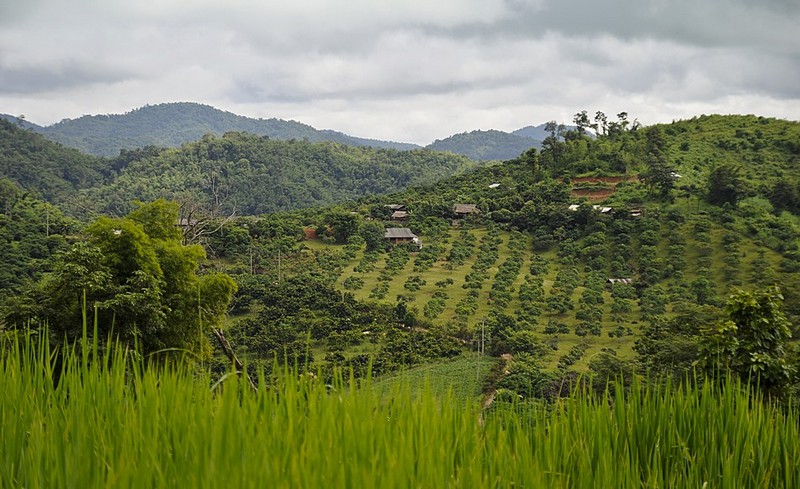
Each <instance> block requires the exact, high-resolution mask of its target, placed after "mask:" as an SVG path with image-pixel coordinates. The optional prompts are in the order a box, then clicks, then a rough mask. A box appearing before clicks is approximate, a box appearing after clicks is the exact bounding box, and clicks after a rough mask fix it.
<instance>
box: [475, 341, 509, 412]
mask: <svg viewBox="0 0 800 489" xmlns="http://www.w3.org/2000/svg"><path fill="white" fill-rule="evenodd" d="M512 358H513V356H512V355H511V353H503V354H502V355H500V359H501V360H502V361H503V364H502V366H501V367H500V368H502V372H503V376H505V375H507V374H508V364H509V363H510V362H511V359H512ZM502 378H503V377H502V376H501V377H500V378H499V379H497V380H498V381H499V380H500V379H502ZM496 395H497V388H496V387H494V386H492V388H491V389H490V390H489V391H488V392H486V394H485V395H484V396H483V402H482V403H481V404H482V405H483V408H484V409H487V408H488V407H489V406H491V405H492V403H493V402H494V398H495V396H496Z"/></svg>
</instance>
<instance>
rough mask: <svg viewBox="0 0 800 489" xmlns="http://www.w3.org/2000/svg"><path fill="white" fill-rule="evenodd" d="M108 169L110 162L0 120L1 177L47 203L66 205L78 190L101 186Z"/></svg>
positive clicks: (2, 119)
mask: <svg viewBox="0 0 800 489" xmlns="http://www.w3.org/2000/svg"><path fill="white" fill-rule="evenodd" d="M15 119H16V118H15ZM22 126H23V127H25V126H24V124H23V125H22ZM107 170H108V162H107V161H105V160H103V159H102V158H98V157H96V156H91V155H87V154H84V153H81V152H80V151H78V150H76V149H73V148H66V147H64V146H62V145H60V144H58V143H54V142H52V141H50V140H48V139H46V138H45V137H44V136H42V135H41V134H37V133H35V132H33V131H30V130H25V129H23V128H22V127H20V126H19V125H17V124H16V123H15V122H9V121H8V120H6V119H5V118H0V177H6V178H8V179H9V180H11V181H12V182H14V183H15V184H16V185H18V186H19V187H21V188H23V189H25V190H27V191H31V190H33V191H35V192H37V193H38V194H39V196H40V197H41V198H43V199H45V200H48V201H50V202H63V201H64V200H65V199H67V198H69V197H70V196H72V195H74V194H75V193H76V191H77V190H78V189H81V188H86V187H90V186H92V185H98V184H100V183H101V182H102V181H103V180H104V179H105V178H106V176H107V174H106V173H105V172H107Z"/></svg>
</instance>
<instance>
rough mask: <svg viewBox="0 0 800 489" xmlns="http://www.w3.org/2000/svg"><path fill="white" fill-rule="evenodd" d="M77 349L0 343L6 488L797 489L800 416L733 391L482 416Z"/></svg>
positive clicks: (581, 400)
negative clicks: (253, 384) (215, 375)
mask: <svg viewBox="0 0 800 489" xmlns="http://www.w3.org/2000/svg"><path fill="white" fill-rule="evenodd" d="M85 338H86V336H84V340H83V341H82V342H81V343H80V345H79V346H80V348H78V349H72V348H70V347H65V348H63V349H60V350H59V351H51V350H50V349H49V347H48V346H47V344H48V343H47V342H46V341H40V340H37V339H33V341H32V342H29V341H27V340H26V339H25V338H20V337H16V338H10V339H8V338H6V339H7V341H3V342H2V343H0V468H1V469H2V470H0V487H48V488H61V487H81V488H87V489H88V488H95V487H196V488H206V487H208V488H215V487H237V488H248V487H264V486H265V485H266V486H269V487H470V488H472V487H488V486H492V487H785V488H793V487H797V486H798V484H799V483H800V465H798V464H797V463H796V461H797V460H798V458H800V442H799V441H798V440H800V432H798V424H797V416H796V413H795V412H794V411H793V409H791V408H790V409H788V410H785V409H782V408H778V407H774V406H772V405H770V404H769V403H767V402H766V401H764V400H763V399H760V398H758V396H755V397H750V395H749V394H748V393H747V392H746V390H745V386H742V385H739V384H736V383H735V382H734V381H727V382H723V383H722V384H721V385H719V386H716V384H714V383H711V382H706V383H703V384H702V386H697V385H695V384H690V385H687V386H685V387H681V388H677V387H675V388H671V387H670V386H666V387H663V386H661V384H659V383H654V384H652V385H651V386H649V387H648V386H645V385H643V384H639V383H634V384H633V385H632V386H631V388H630V390H629V391H626V390H625V389H623V388H618V389H616V390H615V392H616V393H615V394H614V395H613V397H609V395H608V394H607V395H606V396H605V397H603V396H601V397H593V396H592V395H590V394H582V393H576V394H575V395H574V397H572V398H569V399H562V400H560V401H559V402H557V403H556V404H554V405H551V406H545V405H540V404H517V403H516V402H515V400H514V399H510V400H497V401H495V403H494V404H493V405H492V407H491V408H490V409H483V408H482V407H481V406H480V405H479V404H478V403H476V402H474V399H470V398H469V397H467V398H464V397H462V396H458V395H455V394H454V393H452V391H450V393H449V394H441V393H439V392H437V390H436V389H435V388H434V387H433V385H432V384H431V383H430V382H428V381H427V380H425V378H427V376H424V375H423V377H422V379H423V380H422V388H417V387H414V385H413V384H414V383H418V382H419V381H418V380H413V379H414V378H415V377H416V373H414V374H413V375H412V376H405V375H401V376H399V377H397V378H395V379H394V381H393V382H392V383H391V385H390V386H373V385H371V384H370V383H369V380H366V381H365V383H364V384H361V385H359V384H358V383H356V382H352V381H350V382H346V381H344V380H343V379H342V378H338V379H337V380H334V382H333V383H331V384H325V383H322V382H319V381H317V380H316V379H315V378H313V377H310V376H307V375H298V374H297V372H293V371H291V370H287V371H285V372H284V373H283V374H281V375H280V376H278V377H275V378H272V379H271V380H269V379H265V378H264V377H263V376H262V377H261V383H260V386H259V388H258V389H257V390H255V391H254V390H252V389H251V387H250V386H249V384H247V382H245V381H241V380H240V379H239V378H238V377H236V376H235V375H228V376H225V377H223V378H222V379H220V380H218V381H216V382H214V381H212V379H211V378H210V377H209V375H208V374H207V373H202V372H198V371H197V370H195V369H193V368H192V366H191V365H190V364H186V363H183V362H182V361H180V360H178V361H176V362H162V363H160V364H156V363H154V364H151V365H150V366H149V367H146V366H145V365H144V364H143V363H142V361H141V359H140V357H137V356H135V355H133V354H132V353H131V352H130V351H127V350H123V349H121V348H119V347H110V348H108V349H105V350H102V349H98V347H97V343H94V344H92V343H91V341H86V339H85ZM78 351H80V352H83V353H77V352H78ZM103 352H105V356H102V355H103ZM57 360H58V361H57ZM443 366H444V367H445V368H447V366H446V365H443ZM417 373H421V371H420V372H417ZM465 373H466V372H465ZM409 374H411V372H409ZM387 392H388V394H387Z"/></svg>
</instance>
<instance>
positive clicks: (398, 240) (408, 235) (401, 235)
mask: <svg viewBox="0 0 800 489" xmlns="http://www.w3.org/2000/svg"><path fill="white" fill-rule="evenodd" d="M383 237H384V238H386V239H388V240H389V243H390V244H393V245H396V244H402V243H417V242H419V237H418V236H417V235H416V234H414V233H412V232H411V230H410V229H408V228H386V234H384V235H383Z"/></svg>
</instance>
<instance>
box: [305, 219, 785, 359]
mask: <svg viewBox="0 0 800 489" xmlns="http://www.w3.org/2000/svg"><path fill="white" fill-rule="evenodd" d="M687 205H688V204H687ZM684 214H688V215H689V216H690V217H688V218H683V217H681V216H682V215H684ZM676 216H677V217H676ZM630 225H631V226H644V227H649V229H650V230H649V231H644V232H642V231H641V229H639V228H637V234H636V235H637V237H636V239H631V238H629V237H628V235H627V234H625V233H620V234H618V235H616V236H615V235H614V234H610V235H609V236H608V237H606V236H601V237H599V238H597V237H595V236H590V237H588V238H587V239H584V240H583V241H582V242H577V243H568V244H564V245H557V246H556V247H554V248H551V249H549V250H546V251H543V252H537V251H534V248H535V243H534V242H533V238H532V237H531V236H530V235H526V234H523V233H519V232H509V231H505V230H501V229H499V228H497V227H486V226H483V225H480V224H469V225H466V226H463V227H452V228H450V229H449V230H448V231H447V232H445V233H443V234H442V233H440V234H438V235H437V236H434V237H428V236H425V235H422V236H421V238H422V240H423V243H424V246H423V248H422V250H421V251H418V252H416V251H412V252H409V251H408V250H407V249H406V248H405V247H395V248H393V249H392V250H390V251H389V252H387V253H374V254H365V253H364V252H363V251H360V252H358V253H356V254H355V257H354V258H353V259H352V260H351V261H350V262H349V263H348V264H347V265H346V266H345V267H344V268H343V272H342V274H341V275H340V277H339V279H338V282H337V284H338V286H339V287H340V288H341V289H342V290H343V291H344V290H346V291H349V292H352V293H353V294H354V296H355V297H356V298H358V299H363V300H376V301H383V302H387V303H390V304H394V303H395V302H396V301H398V300H403V301H406V302H407V303H408V304H409V307H410V308H411V309H412V310H413V311H415V313H416V315H417V316H418V317H420V318H423V319H424V320H426V321H428V322H430V323H432V324H437V325H440V326H443V327H445V328H446V329H447V330H448V331H450V332H451V333H452V334H454V335H456V336H461V337H464V338H469V340H468V345H469V346H470V349H472V350H477V349H478V343H479V342H480V339H481V328H482V326H483V325H484V324H485V323H486V321H487V318H488V317H489V316H490V314H492V313H497V314H504V315H507V316H510V317H512V318H514V319H515V320H516V321H517V324H518V325H521V327H522V328H524V329H528V330H531V331H533V332H534V333H535V334H536V335H537V337H539V338H540V339H541V340H543V341H544V342H545V343H546V344H547V345H548V346H549V348H550V350H551V353H550V354H549V355H547V356H546V358H545V359H544V364H545V366H547V367H554V366H556V365H558V363H559V361H560V360H561V359H562V358H563V357H564V356H565V355H567V354H568V353H569V352H570V350H572V349H575V348H576V345H581V346H580V347H579V348H577V350H579V351H580V352H581V353H580V354H579V355H578V358H575V357H574V355H573V358H572V361H574V364H572V367H573V368H574V369H576V370H578V371H581V370H585V369H586V368H587V365H588V361H589V360H590V359H591V358H592V356H593V355H594V354H596V353H598V352H600V351H602V350H604V349H613V350H614V351H615V352H616V353H617V354H618V355H620V356H623V357H630V356H632V355H633V349H632V348H633V344H634V342H635V340H636V337H637V334H638V333H639V332H640V329H641V326H642V324H643V322H644V321H645V320H646V319H647V317H646V314H653V313H655V314H667V315H669V314H670V313H671V305H670V304H671V302H672V301H671V298H673V297H676V296H680V294H684V296H686V294H689V296H691V297H693V298H694V297H695V296H697V295H698V294H706V295H707V296H709V297H712V296H713V297H721V298H722V297H725V296H726V294H727V293H728V292H729V291H730V287H732V286H738V287H747V286H749V285H752V284H766V283H770V281H775V280H777V279H778V278H779V276H778V274H777V269H778V268H779V263H780V255H778V254H777V253H775V252H774V251H772V250H769V249H767V248H766V247H764V246H758V245H757V244H756V243H755V242H754V241H752V240H750V239H748V238H746V237H742V236H740V235H738V234H736V233H733V232H731V231H729V230H728V229H725V228H724V227H722V226H719V225H718V224H717V223H715V222H712V221H711V220H710V219H709V217H708V216H705V215H704V214H702V213H689V212H686V213H681V211H680V208H679V209H678V210H677V211H675V210H673V211H672V213H668V212H665V213H662V215H661V216H660V217H653V216H651V217H645V218H643V219H642V220H641V221H634V222H633V223H632V224H630ZM307 243H308V245H309V248H311V249H312V250H316V251H320V250H325V249H336V248H337V247H339V245H331V244H324V243H322V242H321V241H310V242H307ZM576 256H577V257H579V258H582V259H580V260H576V259H575V257H576ZM619 256H621V257H622V258H619ZM592 260H594V262H592ZM615 261H616V262H615ZM596 263H600V265H599V266H598V265H596ZM608 263H611V266H610V267H609V265H608ZM665 267H666V268H667V269H668V272H669V273H668V274H667V273H665V271H664V269H665ZM615 268H616V269H615ZM620 270H622V271H620ZM648 273H649V274H651V275H652V276H656V275H657V276H658V277H659V278H658V279H656V280H654V281H653V282H654V283H653V284H651V285H650V286H648V289H649V290H650V291H652V292H651V293H650V295H647V294H645V295H644V296H642V297H637V296H638V295H639V294H640V293H641V292H639V291H636V290H634V288H635V287H636V286H637V285H638V284H635V283H633V284H631V285H629V286H627V287H626V286H620V287H618V286H614V288H612V286H610V285H608V284H607V283H606V279H607V278H623V277H635V276H637V275H641V274H648ZM662 274H664V275H668V276H667V277H666V278H663V279H662V278H660V277H661V275H662ZM702 300H704V297H700V301H701V303H702ZM705 300H710V299H705ZM643 307H647V311H644V310H643Z"/></svg>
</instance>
